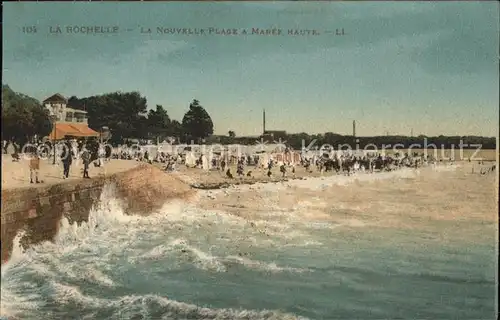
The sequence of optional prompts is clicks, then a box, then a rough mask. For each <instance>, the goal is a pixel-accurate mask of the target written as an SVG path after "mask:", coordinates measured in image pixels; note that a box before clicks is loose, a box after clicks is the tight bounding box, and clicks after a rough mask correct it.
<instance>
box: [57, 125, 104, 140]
mask: <svg viewBox="0 0 500 320" xmlns="http://www.w3.org/2000/svg"><path fill="white" fill-rule="evenodd" d="M67 136H69V137H98V136H99V132H97V131H94V130H92V129H90V128H89V127H88V126H87V125H86V124H84V123H57V124H55V125H54V127H53V128H52V132H51V133H50V135H49V138H50V139H56V140H60V139H64V138H65V137H67Z"/></svg>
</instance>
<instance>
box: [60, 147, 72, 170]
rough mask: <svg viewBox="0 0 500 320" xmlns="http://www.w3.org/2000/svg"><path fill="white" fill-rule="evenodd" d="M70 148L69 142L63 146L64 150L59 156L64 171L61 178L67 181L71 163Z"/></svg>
mask: <svg viewBox="0 0 500 320" xmlns="http://www.w3.org/2000/svg"><path fill="white" fill-rule="evenodd" d="M71 149H72V147H71V144H70V143H69V142H66V143H65V144H64V149H63V152H62V155H61V161H62V163H63V167H64V171H63V178H64V179H67V178H68V177H69V170H70V168H71V164H72V163H73V152H72V151H71Z"/></svg>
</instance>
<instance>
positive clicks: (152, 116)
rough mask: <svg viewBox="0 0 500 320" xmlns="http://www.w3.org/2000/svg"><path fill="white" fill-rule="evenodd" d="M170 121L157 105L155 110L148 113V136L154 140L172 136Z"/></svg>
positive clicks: (163, 110)
mask: <svg viewBox="0 0 500 320" xmlns="http://www.w3.org/2000/svg"><path fill="white" fill-rule="evenodd" d="M171 122H172V121H171V120H170V117H169V116H168V113H167V111H166V110H165V109H164V108H163V106H161V105H159V104H157V105H156V110H153V109H151V110H149V113H148V120H147V123H148V134H150V135H152V136H153V137H154V138H160V139H164V138H166V137H168V136H171V135H172V133H173V132H172V127H171Z"/></svg>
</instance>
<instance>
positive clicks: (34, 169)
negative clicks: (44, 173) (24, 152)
mask: <svg viewBox="0 0 500 320" xmlns="http://www.w3.org/2000/svg"><path fill="white" fill-rule="evenodd" d="M39 171H40V157H39V156H38V152H37V150H36V149H35V151H34V152H33V151H32V154H31V159H30V183H33V176H35V183H40V180H38V172H39Z"/></svg>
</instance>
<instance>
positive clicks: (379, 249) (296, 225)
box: [1, 165, 498, 320]
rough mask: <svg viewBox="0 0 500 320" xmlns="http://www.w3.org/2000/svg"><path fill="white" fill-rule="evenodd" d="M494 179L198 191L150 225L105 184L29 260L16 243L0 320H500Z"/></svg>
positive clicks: (395, 179) (458, 170)
mask: <svg viewBox="0 0 500 320" xmlns="http://www.w3.org/2000/svg"><path fill="white" fill-rule="evenodd" d="M496 183H497V182H496V178H495V174H494V173H492V174H489V175H480V174H477V173H476V174H473V173H471V172H470V168H466V167H462V166H461V165H453V166H451V165H448V166H438V167H433V168H430V167H429V168H423V169H419V170H414V169H410V170H399V171H394V172H388V173H375V174H363V173H357V174H355V175H353V176H350V177H345V176H332V177H319V178H310V179H307V180H297V181H292V182H286V183H276V184H261V185H260V184H255V185H252V186H235V187H232V188H229V189H226V190H219V191H200V192H199V193H198V195H197V197H196V198H195V199H194V200H192V201H179V200H172V201H169V202H168V203H166V204H165V205H164V206H163V208H162V209H161V210H159V211H158V212H155V213H154V214H151V215H149V216H129V215H126V214H124V212H123V210H122V207H121V204H120V201H119V199H117V198H116V197H115V196H114V191H113V187H112V186H109V187H106V188H105V190H104V191H103V193H102V195H101V201H100V204H99V205H98V206H96V207H95V208H94V209H93V210H92V211H91V213H90V217H89V221H88V222H87V223H83V224H81V225H71V224H69V223H68V221H67V220H66V219H63V220H62V221H61V228H60V232H59V234H58V235H57V237H56V239H55V241H54V242H45V243H41V244H39V245H36V246H34V247H32V248H29V249H27V250H23V249H22V248H21V246H20V245H19V242H20V240H21V239H22V237H23V236H24V233H23V232H20V233H19V234H18V236H17V237H16V239H15V249H14V252H13V254H12V258H11V259H10V260H9V261H8V262H7V263H6V264H4V265H3V266H2V269H1V272H2V275H1V315H2V317H8V318H9V317H11V318H12V319H37V320H38V319H464V320H465V319H467V320H470V319H495V318H496V315H497V305H496V302H497V296H496V292H497V290H496V289H497V287H496V286H497V281H496V280H497V261H498V260H497V254H498V248H497V245H496V243H497V242H498V213H497V211H496V210H497V207H496V206H497V198H496V195H497V192H498V191H497V190H498V189H496V187H495V185H496ZM212 203H213V205H212ZM216 204H217V205H216ZM224 208H228V209H227V210H224Z"/></svg>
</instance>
